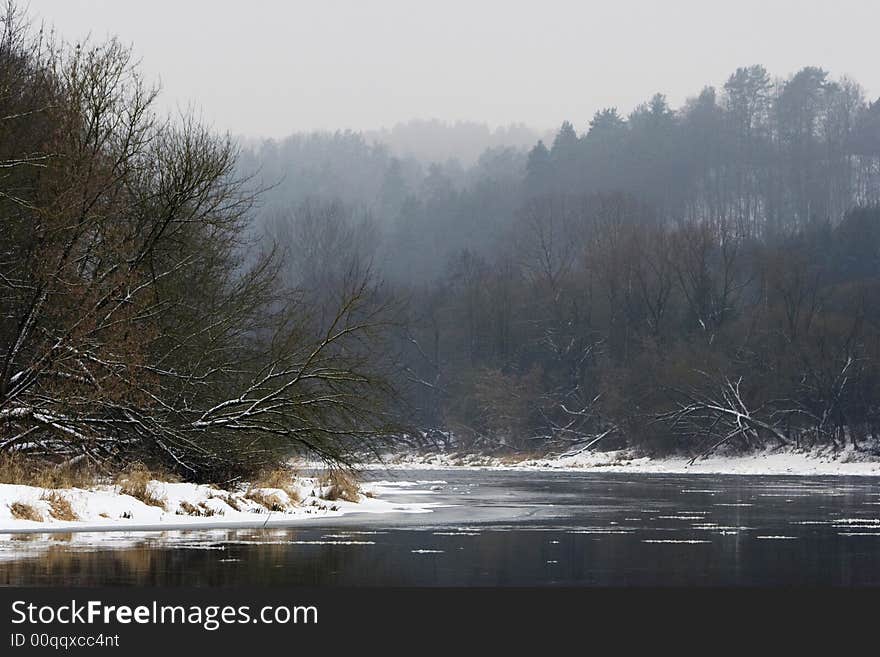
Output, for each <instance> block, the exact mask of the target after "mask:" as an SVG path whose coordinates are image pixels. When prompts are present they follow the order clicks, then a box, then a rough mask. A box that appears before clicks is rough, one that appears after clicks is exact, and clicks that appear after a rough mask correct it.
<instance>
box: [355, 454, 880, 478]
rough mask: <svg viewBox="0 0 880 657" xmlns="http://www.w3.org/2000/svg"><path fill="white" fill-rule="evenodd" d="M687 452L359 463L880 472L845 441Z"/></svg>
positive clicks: (875, 460) (416, 457)
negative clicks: (701, 454) (694, 455)
mask: <svg viewBox="0 0 880 657" xmlns="http://www.w3.org/2000/svg"><path fill="white" fill-rule="evenodd" d="M690 461H691V458H690V457H683V456H671V457H664V458H651V457H648V456H640V455H638V454H635V453H634V452H632V451H631V450H627V449H622V450H614V451H608V452H589V453H583V454H579V455H576V456H569V457H547V458H527V459H522V460H519V461H512V460H511V459H510V457H506V458H505V457H496V456H487V455H479V454H468V453H456V452H433V453H424V454H407V455H403V456H400V455H398V456H394V455H389V457H388V458H387V459H386V460H385V461H384V462H374V463H368V464H365V465H363V466H361V469H363V470H366V471H375V470H381V469H387V470H392V471H393V470H413V471H419V470H443V469H450V470H453V469H470V470H498V471H523V472H595V473H603V472H607V473H632V474H636V473H643V474H679V475H741V476H796V477H811V476H822V477H827V476H832V477H880V456H877V455H874V454H872V453H870V452H866V451H862V450H854V449H852V448H851V447H848V448H846V449H840V450H830V449H827V448H820V449H814V450H776V449H774V450H766V451H762V452H755V453H751V454H744V455H718V456H710V457H708V458H706V459H702V460H697V461H695V462H694V463H691V462H690Z"/></svg>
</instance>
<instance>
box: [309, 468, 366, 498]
mask: <svg viewBox="0 0 880 657" xmlns="http://www.w3.org/2000/svg"><path fill="white" fill-rule="evenodd" d="M318 484H319V485H320V486H321V488H326V490H324V491H323V494H322V495H321V497H322V498H323V499H325V500H330V501H331V502H334V501H336V500H345V501H346V502H357V501H358V499H359V497H358V493H359V488H358V483H357V481H356V480H355V478H354V477H353V476H352V475H350V474H348V473H346V472H342V471H341V470H331V471H330V472H327V473H325V474H323V475H321V477H320V478H319V479H318Z"/></svg>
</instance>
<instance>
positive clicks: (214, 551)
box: [0, 471, 880, 586]
mask: <svg viewBox="0 0 880 657" xmlns="http://www.w3.org/2000/svg"><path fill="white" fill-rule="evenodd" d="M400 476H402V477H406V474H402V475H400ZM424 476H425V473H424V472H422V473H419V474H418V477H415V476H414V477H412V478H424ZM442 477H443V480H445V481H446V483H445V484H444V485H443V487H442V490H440V491H437V493H436V495H437V501H439V502H443V503H446V504H451V505H455V506H451V507H447V508H441V509H437V510H435V512H434V513H431V514H425V515H419V516H386V517H376V516H352V517H346V518H339V519H334V520H328V521H319V522H320V523H321V524H318V523H316V524H313V525H312V524H310V525H307V526H304V527H298V528H296V529H267V530H260V529H248V530H239V531H234V530H209V531H186V532H182V531H175V532H162V533H104V534H100V533H95V534H63V535H48V534H34V535H16V536H4V537H2V538H0V583H2V584H7V585H9V584H11V585H46V584H65V585H73V586H78V585H99V584H112V585H156V586H160V585H161V586H176V585H186V586H192V585H195V586H215V585H224V586H235V585H241V584H251V585H258V586H275V585H437V586H507V585H566V586H571V585H574V586H582V585H599V586H621V585H641V586H654V585H746V586H748V585H807V586H810V585H844V586H853V585H873V586H876V585H878V584H880V559H878V557H880V508H878V502H880V499H878V498H880V493H878V492H876V491H877V487H876V485H875V484H874V481H873V480H872V479H868V478H865V479H858V478H855V479H834V478H794V477H772V478H767V477H717V476H711V477H710V476H699V475H695V476H681V475H668V476H663V475H638V476H633V475H608V474H603V475H600V474H572V473H522V472H518V473H511V472H507V473H503V472H448V471H444V472H443V473H442ZM395 499H397V498H395ZM400 499H401V501H406V495H405V494H402V495H401V496H400Z"/></svg>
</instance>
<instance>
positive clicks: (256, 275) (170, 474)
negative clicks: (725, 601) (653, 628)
mask: <svg viewBox="0 0 880 657" xmlns="http://www.w3.org/2000/svg"><path fill="white" fill-rule="evenodd" d="M135 4H137V3H109V2H95V3H89V2H85V1H80V0H77V2H53V1H51V0H45V1H35V2H32V3H31V4H30V5H24V4H18V3H15V2H9V3H7V4H6V5H5V6H4V8H3V10H2V19H0V20H2V23H0V585H12V586H33V585H38V586H67V585H81V586H100V585H106V584H110V585H147V584H149V585H153V586H197V585H202V584H205V583H207V584H212V585H217V586H224V585H225V586H239V585H242V586H244V585H257V586H283V585H289V586H294V585H325V584H334V585H349V586H360V585H369V586H401V585H403V586H482V587H497V586H541V587H543V586H569V587H571V586H575V587H585V586H792V585H818V586H828V585H831V586H848V587H849V586H852V587H855V586H878V585H880V558H878V557H880V488H878V486H877V484H878V482H880V479H878V477H880V301H878V299H880V70H878V69H877V67H876V65H874V64H873V60H872V56H873V55H874V53H873V51H872V50H871V48H872V46H869V45H864V44H872V43H873V41H872V39H873V36H874V35H873V33H872V32H870V27H869V26H871V25H876V24H877V23H876V21H877V20H880V12H878V10H877V9H876V8H873V7H871V6H870V5H869V3H858V2H854V1H848V0H846V1H844V2H843V3H842V4H844V5H848V7H847V11H846V12H841V11H837V10H835V11H836V12H837V13H834V12H831V10H830V9H828V8H827V7H825V6H824V3H821V2H806V3H800V4H799V5H798V6H799V7H802V10H801V13H799V14H798V15H797V16H796V18H792V17H791V16H790V15H786V14H785V12H784V11H783V8H782V5H786V6H788V7H789V9H791V6H794V5H793V4H792V3H787V2H786V3H782V2H780V3H776V4H774V3H769V5H770V6H766V4H767V3H765V4H762V3H757V2H751V0H748V1H747V3H746V4H749V5H754V7H753V10H754V11H755V12H756V15H760V16H762V17H763V18H762V20H761V21H759V23H760V25H759V24H757V23H756V22H749V23H740V22H739V21H742V20H745V19H744V18H742V15H744V14H745V13H748V12H744V13H743V14H739V13H736V12H733V11H732V10H729V8H728V9H724V10H723V11H722V10H720V9H718V7H716V8H715V9H716V10H718V11H721V13H722V17H720V18H715V17H713V16H710V15H709V14H707V13H706V12H707V11H709V10H708V9H706V6H708V5H709V4H712V3H690V2H682V3H679V5H680V6H679V5H676V7H675V8H666V10H661V9H660V8H658V6H657V5H659V4H666V3H647V2H633V3H632V4H633V6H638V15H639V16H641V17H642V19H643V20H639V21H636V23H637V26H636V27H635V28H634V29H635V30H636V33H634V34H632V35H629V36H626V37H624V36H620V35H622V34H623V31H622V30H621V29H620V28H621V25H623V24H624V22H625V21H629V20H630V18H627V17H626V16H624V15H623V14H617V13H615V12H617V10H616V9H613V8H608V7H606V8H602V9H598V8H594V11H595V13H594V14H591V16H589V18H590V19H591V20H592V21H594V22H595V23H597V24H600V25H602V24H607V25H610V26H614V27H615V29H613V30H611V29H605V30H600V31H601V32H607V33H608V34H607V35H605V34H603V35H595V41H596V43H595V44H594V43H593V41H591V40H586V41H585V40H584V39H583V38H582V37H583V35H581V34H580V33H578V32H577V31H576V27H575V26H576V25H579V24H582V23H580V22H578V21H571V25H568V24H565V25H561V24H558V23H554V24H553V25H552V26H549V25H548V24H547V20H548V19H547V18H546V17H545V16H544V15H543V14H542V12H540V11H537V10H536V8H535V7H532V8H530V9H529V10H523V9H522V8H520V7H516V8H514V7H510V8H505V11H507V12H509V13H504V14H502V15H500V17H499V15H498V14H493V13H492V12H491V11H490V10H489V8H488V7H489V5H493V4H496V3H491V2H486V3H485V5H486V6H485V7H483V6H482V5H481V6H480V7H478V8H474V9H473V11H474V12H475V13H474V14H473V15H472V16H471V18H470V19H469V20H464V19H463V18H461V15H460V14H461V12H449V11H447V12H441V11H440V10H439V9H438V10H432V13H431V21H430V23H429V24H428V23H422V22H420V19H419V18H418V17H416V16H414V15H412V12H408V11H406V10H405V8H404V7H403V6H401V5H400V3H396V2H391V1H390V0H389V1H387V2H385V1H383V2H376V3H349V2H340V3H338V6H337V4H336V3H327V6H326V7H325V6H320V7H316V6H313V5H312V3H269V2H264V3H257V4H259V5H260V8H259V10H258V9H255V10H254V15H253V16H248V17H244V18H241V17H240V16H238V14H237V13H236V12H237V10H236V9H235V7H233V6H232V4H231V3H226V2H220V3H217V7H216V8H215V9H214V10H213V11H214V12H216V13H215V14H213V15H211V16H207V17H206V16H205V15H204V9H201V10H198V11H197V10H196V9H194V8H193V7H190V6H186V7H178V8H176V9H178V10H179V11H180V20H179V21H177V22H176V24H175V25H173V26H172V25H166V24H162V25H161V27H159V26H158V24H154V23H153V22H152V21H153V20H154V14H155V12H154V13H153V14H151V13H149V12H148V11H147V10H146V9H144V8H143V7H141V8H136V7H135ZM307 4H308V5H310V6H308V7H307V6H306V5H307ZM331 4H332V5H333V6H332V7H331V6H330V5H331ZM477 4H478V5H479V4H480V3H477ZM526 4H529V3H526ZM550 4H551V5H553V4H557V3H555V2H551V3H550ZM561 4H565V3H561ZM575 4H576V3H575ZM716 4H724V3H716ZM281 5H285V6H284V7H282V6H281ZM686 5H687V6H688V7H687V9H685V6H686ZM777 5H778V6H777ZM789 5H791V6H789ZM495 9H498V6H497V5H496V7H495ZM566 9H567V10H572V11H575V13H577V12H581V11H585V10H584V9H583V8H580V9H578V8H576V7H573V6H567V7H566ZM838 9H839V8H838ZM279 12H280V13H279ZM829 12H831V13H829ZM710 13H711V12H710ZM844 13H845V14H846V15H847V16H849V17H850V21H849V23H848V26H849V28H851V29H854V30H856V31H857V32H858V34H862V32H860V31H859V30H867V31H866V32H865V33H864V34H863V35H862V36H863V37H864V38H856V37H857V36H858V35H851V36H850V37H849V38H847V39H846V43H845V44H841V45H840V47H839V48H827V47H824V46H823V47H822V48H819V47H818V46H816V47H811V42H810V39H809V38H808V35H810V34H816V35H819V34H822V35H823V37H822V38H823V39H824V35H825V34H826V33H825V32H824V31H823V30H825V28H826V27H827V26H829V25H831V24H836V23H835V22H834V21H837V20H838V18H837V16H839V15H842V14H844ZM276 14H277V15H278V16H279V17H280V16H281V15H283V16H285V17H286V19H289V20H287V21H282V20H281V19H280V18H279V19H278V20H277V21H273V20H267V16H269V17H272V16H275V15H276ZM578 15H580V14H578ZM683 16H687V17H688V20H689V21H690V23H688V21H682V17H683ZM853 17H855V18H857V19H858V20H852V18H853ZM584 18H585V20H586V18H587V17H584ZM239 19H240V20H241V21H242V23H241V24H239V22H238V21H239ZM392 19H393V20H392ZM792 20H796V21H798V27H799V29H798V30H794V32H797V33H798V34H799V35H800V36H799V38H798V40H797V42H796V43H794V42H792V43H787V45H785V47H782V46H779V47H778V48H776V47H770V46H767V47H764V46H761V47H758V46H756V45H754V44H753V43H751V41H750V42H749V43H745V42H744V41H743V40H742V39H741V38H739V36H736V35H742V34H745V33H748V34H750V35H752V36H754V37H755V40H756V42H757V41H758V40H760V41H762V42H764V41H768V39H762V38H761V37H762V34H763V32H762V30H771V29H772V30H776V29H777V28H779V26H782V25H786V26H790V25H791V21H792ZM535 21H537V22H538V23H539V24H540V25H541V26H542V30H538V31H539V32H540V33H541V35H540V36H534V37H528V38H527V36H526V34H527V33H529V34H531V28H532V27H533V23H534V22H535ZM603 21H605V23H603ZM724 21H727V23H725V22H724ZM562 22H563V23H568V22H569V21H562ZM269 23H272V25H269ZM358 24H363V25H369V26H372V27H373V28H375V30H376V31H377V33H378V32H381V33H382V34H384V36H385V37H387V38H386V39H385V40H384V41H383V43H386V42H387V43H388V44H397V45H395V46H394V47H391V46H388V45H387V44H386V45H384V46H381V47H380V45H378V44H377V43H375V42H374V41H373V40H371V39H370V38H369V37H368V35H367V34H366V32H368V31H369V30H363V31H361V30H358V29H356V26H357V25H358ZM684 24H690V25H697V24H699V25H701V26H703V28H704V29H701V30H696V32H699V35H698V36H694V35H693V34H691V33H688V38H687V39H685V38H684V36H683V35H680V34H679V37H681V38H678V37H677V39H678V40H677V41H676V43H689V44H691V45H689V46H688V48H691V47H694V48H696V47H698V46H701V45H702V47H704V48H705V53H704V55H705V56H704V57H700V56H699V55H695V53H693V52H691V51H690V50H689V49H688V48H685V47H684V46H674V45H670V41H672V40H673V39H671V38H670V39H665V38H664V40H662V42H661V41H656V42H655V41H653V39H655V38H660V37H659V36H656V35H655V34H654V33H655V32H657V33H658V34H659V33H662V32H663V30H668V31H669V33H670V34H673V33H675V34H678V32H676V30H679V29H681V28H680V26H681V25H684ZM284 25H286V26H287V27H286V28H283V29H289V30H292V32H291V34H295V35H296V38H292V37H291V36H290V35H288V34H286V33H285V32H284V31H283V29H282V26H284ZM648 25H658V26H661V27H662V29H659V30H653V29H648V27H647V26H648ZM718 25H727V26H728V28H729V32H728V31H724V30H722V32H723V34H721V35H720V36H719V35H718V34H717V28H718ZM197 26H201V27H197ZM677 26H678V27H677ZM774 26H776V27H774ZM853 26H855V27H853ZM544 28H546V29H544ZM779 29H781V28H779ZM212 30H214V31H212ZM224 30H226V32H224ZM337 30H342V33H344V35H346V38H347V39H349V40H350V43H351V48H352V50H351V52H355V51H358V52H362V53H364V54H363V57H362V59H361V58H358V57H342V56H341V55H339V52H342V51H345V49H344V48H343V49H342V50H339V49H338V48H336V47H333V48H330V46H328V45H327V44H328V41H329V40H330V38H329V36H326V35H335V34H337ZM383 30H386V31H387V34H386V33H385V32H382V31H383ZM832 31H833V30H832ZM196 32H198V34H196ZM227 32H228V33H230V34H235V35H237V36H236V39H238V38H239V37H241V38H242V39H244V36H243V35H246V34H251V32H254V33H260V34H263V36H264V38H261V39H259V40H257V41H254V42H253V44H252V47H251V48H250V49H247V48H244V49H242V52H235V53H233V52H232V51H231V50H230V49H229V48H227V47H225V46H222V44H221V42H220V41H219V39H220V36H218V35H220V34H221V33H222V34H226V33H227ZM712 34H715V36H711V35H712ZM157 35H158V36H157ZM322 35H325V36H324V37H322ZM438 35H440V36H438ZM612 35H619V36H617V37H614V38H616V39H619V45H620V46H621V48H623V47H624V46H625V45H626V44H627V43H629V44H630V45H631V47H630V48H629V49H630V50H632V51H633V52H640V53H641V55H639V57H638V58H636V59H634V60H628V59H626V57H623V56H622V55H621V57H618V58H615V59H614V61H610V60H608V59H607V58H605V57H603V56H602V53H600V52H598V51H596V52H594V51H592V50H590V49H591V48H599V45H597V44H599V43H600V42H602V40H603V39H610V38H612ZM710 36H711V38H710ZM763 36H766V34H763ZM325 37H326V38H325ZM691 37H693V39H691ZM531 38H534V39H537V40H538V41H536V43H539V44H540V47H536V48H534V47H533V48H531V50H530V49H529V48H526V47H525V46H523V44H524V43H526V42H528V43H531V41H530V40H529V39H531ZM792 38H794V37H792ZM816 38H817V39H818V36H817V37H816ZM189 39H192V40H193V43H188V41H187V43H186V44H185V46H186V47H184V42H185V41H186V40H189ZM248 39H251V36H247V39H245V41H247V40H248ZM591 39H593V37H591ZM707 39H708V41H707ZM716 39H717V41H716ZM493 40H497V41H493ZM484 42H485V43H484ZM248 43H250V41H248ZM487 43H496V44H497V47H498V49H499V52H503V53H506V55H505V57H506V58H507V59H503V58H502V59H496V58H495V56H494V55H489V54H486V53H489V52H494V51H493V50H492V49H491V48H488V47H486V45H487ZM609 43H610V42H609ZM716 43H722V44H726V45H725V47H723V48H722V47H718V48H714V45H715V44H716ZM768 43H769V41H768ZM823 43H826V42H824V41H823ZM646 44H653V45H654V46H655V47H656V49H657V50H656V52H655V53H653V54H651V53H649V52H646V51H645V50H644V49H645V48H648V45H646ZM750 44H751V45H750ZM614 45H618V42H617V41H615V42H614ZM710 45H711V46H712V47H711V48H710ZM661 46H662V47H661ZM382 48H388V49H387V50H383V49H382ZM401 48H403V49H404V50H403V51H401V50H400V49H401ZM752 48H753V50H752ZM582 49H583V52H584V53H586V52H588V51H589V52H591V53H592V57H593V58H594V60H596V61H600V60H601V61H602V62H603V65H602V67H601V68H602V70H601V71H600V70H599V68H600V67H598V65H596V66H594V67H593V68H590V66H587V67H586V68H584V66H585V65H586V63H585V62H583V61H581V60H580V59H578V58H577V57H576V58H575V59H571V56H572V54H573V53H575V54H578V53H581V50H582ZM640 49H641V50H640ZM195 51H198V52H200V53H203V55H201V56H199V57H196V56H195V55H183V54H181V53H184V52H187V53H191V52H195ZM227 51H228V52H227ZM401 52H406V53H409V54H410V55H411V57H412V58H413V59H412V61H411V62H410V61H409V60H408V57H407V56H402V55H401ZM527 52H532V53H536V54H535V55H534V57H535V59H534V60H532V59H529V58H528V55H527ZM615 52H619V50H615ZM308 53H312V55H313V54H314V53H321V56H320V57H317V58H313V57H312V56H311V55H309V54H308ZM565 53H567V55H566V54H565ZM823 56H827V58H828V60H829V62H828V64H827V66H828V68H825V67H824V64H823V62H822V61H821V60H822V57H823ZM310 57H311V59H310ZM578 57H580V54H578ZM792 57H794V59H792ZM227 58H229V59H227ZM654 58H656V59H657V61H658V62H660V61H663V62H665V63H666V64H665V66H664V67H659V64H658V67H654V66H653V65H649V64H650V62H648V61H647V60H651V59H654ZM874 59H876V57H874ZM307 60H308V61H307ZM312 60H314V61H312ZM343 60H344V61H343ZM696 60H699V61H696ZM626 62H629V64H626ZM685 62H687V64H688V65H687V66H685ZM865 62H869V64H866V63H865ZM593 63H594V64H595V61H594V62H593ZM322 67H323V68H322ZM411 67H412V68H411ZM419 67H421V68H419ZM560 68H561V69H564V70H566V71H568V72H569V73H570V74H571V76H572V77H570V78H569V77H567V76H562V77H560V76H558V75H557V74H556V73H555V72H554V71H556V70H558V69H560ZM594 69H595V70H594ZM605 69H607V70H605ZM575 70H577V71H578V73H577V75H575V74H574V73H573V71H575ZM685 70H687V71H688V72H687V74H686V73H685ZM417 71H425V73H424V74H419V73H418V72H417ZM502 71H503V72H504V73H505V75H502V74H501V72H502ZM584 71H587V72H584ZM428 72H430V74H428ZM444 72H445V73H444ZM582 73H583V75H584V76H585V77H583V78H579V77H578V76H580V75H581V74H582ZM507 74H509V75H507ZM514 74H516V75H515V76H514V77H515V80H514V79H513V78H510V76H511V75H514ZM215 76H219V77H215ZM160 81H161V84H160ZM539 83H540V84H539ZM545 85H546V89H545ZM392 89H393V90H394V93H396V94H397V96H399V98H398V97H397V96H396V97H395V98H397V100H395V101H394V102H392V100H391V98H390V95H389V94H391V91H390V90H392ZM666 89H669V93H668V94H667V93H666V92H665V91H664V90H666ZM518 113H519V114H518ZM435 117H439V118H435ZM462 117H468V118H462ZM829 564H831V565H830V566H829Z"/></svg>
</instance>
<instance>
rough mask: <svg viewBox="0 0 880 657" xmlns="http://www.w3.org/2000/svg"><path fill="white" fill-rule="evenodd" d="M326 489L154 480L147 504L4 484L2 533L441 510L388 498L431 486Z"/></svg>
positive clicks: (307, 483) (245, 523)
mask: <svg viewBox="0 0 880 657" xmlns="http://www.w3.org/2000/svg"><path fill="white" fill-rule="evenodd" d="M327 489H328V487H327V486H322V485H321V484H320V482H319V481H318V479H316V478H312V477H298V478H296V479H295V480H294V481H293V482H292V483H291V485H290V486H285V487H284V488H283V489H282V488H253V487H251V488H244V487H243V488H242V489H241V490H236V491H225V490H220V489H217V488H214V487H212V486H205V485H200V484H188V483H168V482H161V481H150V482H149V484H148V491H149V495H148V496H145V497H146V499H147V501H144V500H143V499H138V498H136V497H133V496H131V495H126V494H124V493H122V492H120V487H119V486H118V485H110V484H108V485H101V486H94V487H92V488H89V489H79V488H68V489H60V490H50V489H45V488H40V487H36V486H23V485H16V484H0V533H4V532H7V533H19V532H43V531H52V532H71V531H76V532H80V531H104V530H129V531H134V530H164V529H190V528H199V529H202V528H248V527H278V526H284V525H289V524H294V523H296V522H297V521H307V520H308V519H310V518H327V517H334V516H341V515H345V514H349V513H427V512H430V510H431V507H432V506H434V505H433V504H432V503H430V502H429V501H425V502H424V503H422V502H407V503H397V502H391V501H388V500H385V499H382V498H383V496H384V495H386V494H390V493H394V492H405V493H406V494H407V495H425V496H429V495H430V493H431V491H430V482H422V483H420V482H405V481H375V482H369V483H365V484H363V485H362V486H361V488H360V492H359V493H358V494H357V501H346V500H343V499H335V500H329V499H326V498H327V497H328V490H327ZM148 502H149V503H148Z"/></svg>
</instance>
